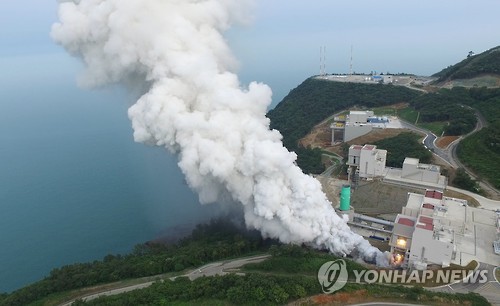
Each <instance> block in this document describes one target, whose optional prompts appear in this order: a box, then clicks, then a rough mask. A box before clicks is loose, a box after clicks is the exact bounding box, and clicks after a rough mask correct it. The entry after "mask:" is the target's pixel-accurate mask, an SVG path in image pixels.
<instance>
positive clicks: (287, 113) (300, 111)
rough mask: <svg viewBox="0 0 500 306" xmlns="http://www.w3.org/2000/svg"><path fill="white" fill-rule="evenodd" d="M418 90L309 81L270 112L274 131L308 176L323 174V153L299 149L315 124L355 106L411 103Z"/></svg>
mask: <svg viewBox="0 0 500 306" xmlns="http://www.w3.org/2000/svg"><path fill="white" fill-rule="evenodd" d="M418 95H419V93H418V92H417V91H414V90H411V89H408V88H405V87H400V86H390V85H389V86H386V85H381V84H377V85H369V84H359V83H340V82H332V81H325V80H318V79H314V78H309V79H307V80H305V81H304V82H303V83H302V84H300V85H299V86H298V87H297V88H295V89H293V90H292V91H291V92H290V93H289V94H288V95H287V96H286V97H285V98H284V99H283V101H282V102H281V103H279V104H278V105H277V106H276V107H275V108H274V109H272V110H270V111H269V112H268V114H267V116H268V117H269V118H270V119H271V128H273V129H277V130H279V131H280V132H281V134H282V135H283V144H284V145H285V147H287V149H288V150H290V151H295V152H296V153H297V155H298V159H297V164H298V165H299V167H301V169H302V171H304V172H305V173H320V172H322V171H323V169H324V167H323V166H322V164H321V151H320V150H318V149H316V150H312V149H309V148H300V147H298V141H299V139H301V138H302V137H304V136H305V135H307V133H309V131H310V130H311V129H312V128H313V126H314V125H316V124H318V123H319V122H321V121H323V120H324V119H327V118H328V117H329V116H331V115H333V114H334V113H336V112H340V111H342V110H345V109H347V108H350V107H353V106H359V107H367V108H372V107H378V106H384V105H390V104H395V103H399V102H409V101H410V100H411V99H413V98H415V97H417V96H418Z"/></svg>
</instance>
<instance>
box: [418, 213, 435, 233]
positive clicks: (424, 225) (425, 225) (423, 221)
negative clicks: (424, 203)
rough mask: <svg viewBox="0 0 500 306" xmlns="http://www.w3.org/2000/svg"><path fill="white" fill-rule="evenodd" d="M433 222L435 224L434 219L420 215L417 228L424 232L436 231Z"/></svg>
mask: <svg viewBox="0 0 500 306" xmlns="http://www.w3.org/2000/svg"><path fill="white" fill-rule="evenodd" d="M432 222H433V219H432V218H429V217H426V216H422V215H420V217H419V218H418V222H417V227H418V228H421V229H424V230H428V231H432V230H434V225H433V224H432Z"/></svg>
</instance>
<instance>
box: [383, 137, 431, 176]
mask: <svg viewBox="0 0 500 306" xmlns="http://www.w3.org/2000/svg"><path fill="white" fill-rule="evenodd" d="M420 137H421V136H419V135H417V134H414V133H411V132H408V133H402V134H399V135H397V136H394V137H391V138H386V139H382V140H380V141H377V142H375V143H374V144H375V145H376V146H377V148H379V149H384V150H387V161H386V164H387V166H388V167H395V168H402V167H403V161H404V160H405V158H406V157H413V158H418V159H419V160H420V162H421V163H424V164H428V163H430V162H431V158H432V153H431V152H429V151H428V150H427V149H425V148H424V147H423V146H422V144H421V143H420V141H419V139H420Z"/></svg>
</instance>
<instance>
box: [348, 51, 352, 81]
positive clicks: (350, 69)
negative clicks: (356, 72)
mask: <svg viewBox="0 0 500 306" xmlns="http://www.w3.org/2000/svg"><path fill="white" fill-rule="evenodd" d="M349 74H350V75H351V76H352V45H351V63H350V64H349Z"/></svg>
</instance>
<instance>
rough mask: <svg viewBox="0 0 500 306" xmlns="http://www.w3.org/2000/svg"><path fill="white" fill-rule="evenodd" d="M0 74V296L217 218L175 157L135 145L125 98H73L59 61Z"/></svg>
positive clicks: (16, 66)
mask: <svg viewBox="0 0 500 306" xmlns="http://www.w3.org/2000/svg"><path fill="white" fill-rule="evenodd" d="M61 61H62V62H61ZM65 61H67V62H65ZM0 68H3V71H5V72H6V73H3V74H2V76H0V245H1V248H0V292H10V291H13V290H15V289H17V288H20V287H22V286H25V285H27V284H29V283H32V282H35V281H37V280H40V279H42V278H43V277H44V276H46V275H48V273H49V272H50V271H51V270H52V269H54V268H58V267H61V266H63V265H67V264H71V263H75V262H88V261H93V260H96V259H101V258H102V257H104V256H105V255H107V254H124V253H128V252H130V251H131V250H132V248H133V246H134V245H136V244H138V243H143V242H146V241H149V240H154V239H158V238H162V237H166V236H175V235H179V234H181V233H182V234H186V233H188V232H189V230H190V229H191V228H192V227H194V226H195V225H196V224H197V223H200V222H201V221H206V220H208V219H210V218H211V217H214V216H216V215H217V214H218V213H220V211H221V209H220V207H219V206H218V205H213V204H211V205H204V206H202V205H200V204H199V202H198V197H197V195H195V194H194V193H193V192H192V191H191V190H190V189H189V187H188V186H187V185H186V183H185V181H184V177H183V175H182V173H181V171H180V170H179V168H178V167H177V160H176V157H175V156H172V155H171V154H169V153H168V152H167V151H166V150H165V149H162V148H155V147H148V146H146V145H143V144H139V143H135V142H134V141H133V136H132V128H131V125H130V121H129V119H128V117H127V109H128V106H129V104H128V103H127V101H128V102H132V98H131V97H129V96H128V95H127V94H126V93H125V91H124V90H122V89H119V88H108V89H101V90H95V91H90V90H84V89H80V88H78V87H77V86H76V82H75V75H76V71H77V69H76V68H75V67H74V63H73V62H72V61H71V60H67V59H65V57H60V56H52V55H46V56H37V57H36V58H33V57H19V58H10V59H5V60H3V61H2V60H0ZM33 71H34V72H33Z"/></svg>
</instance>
